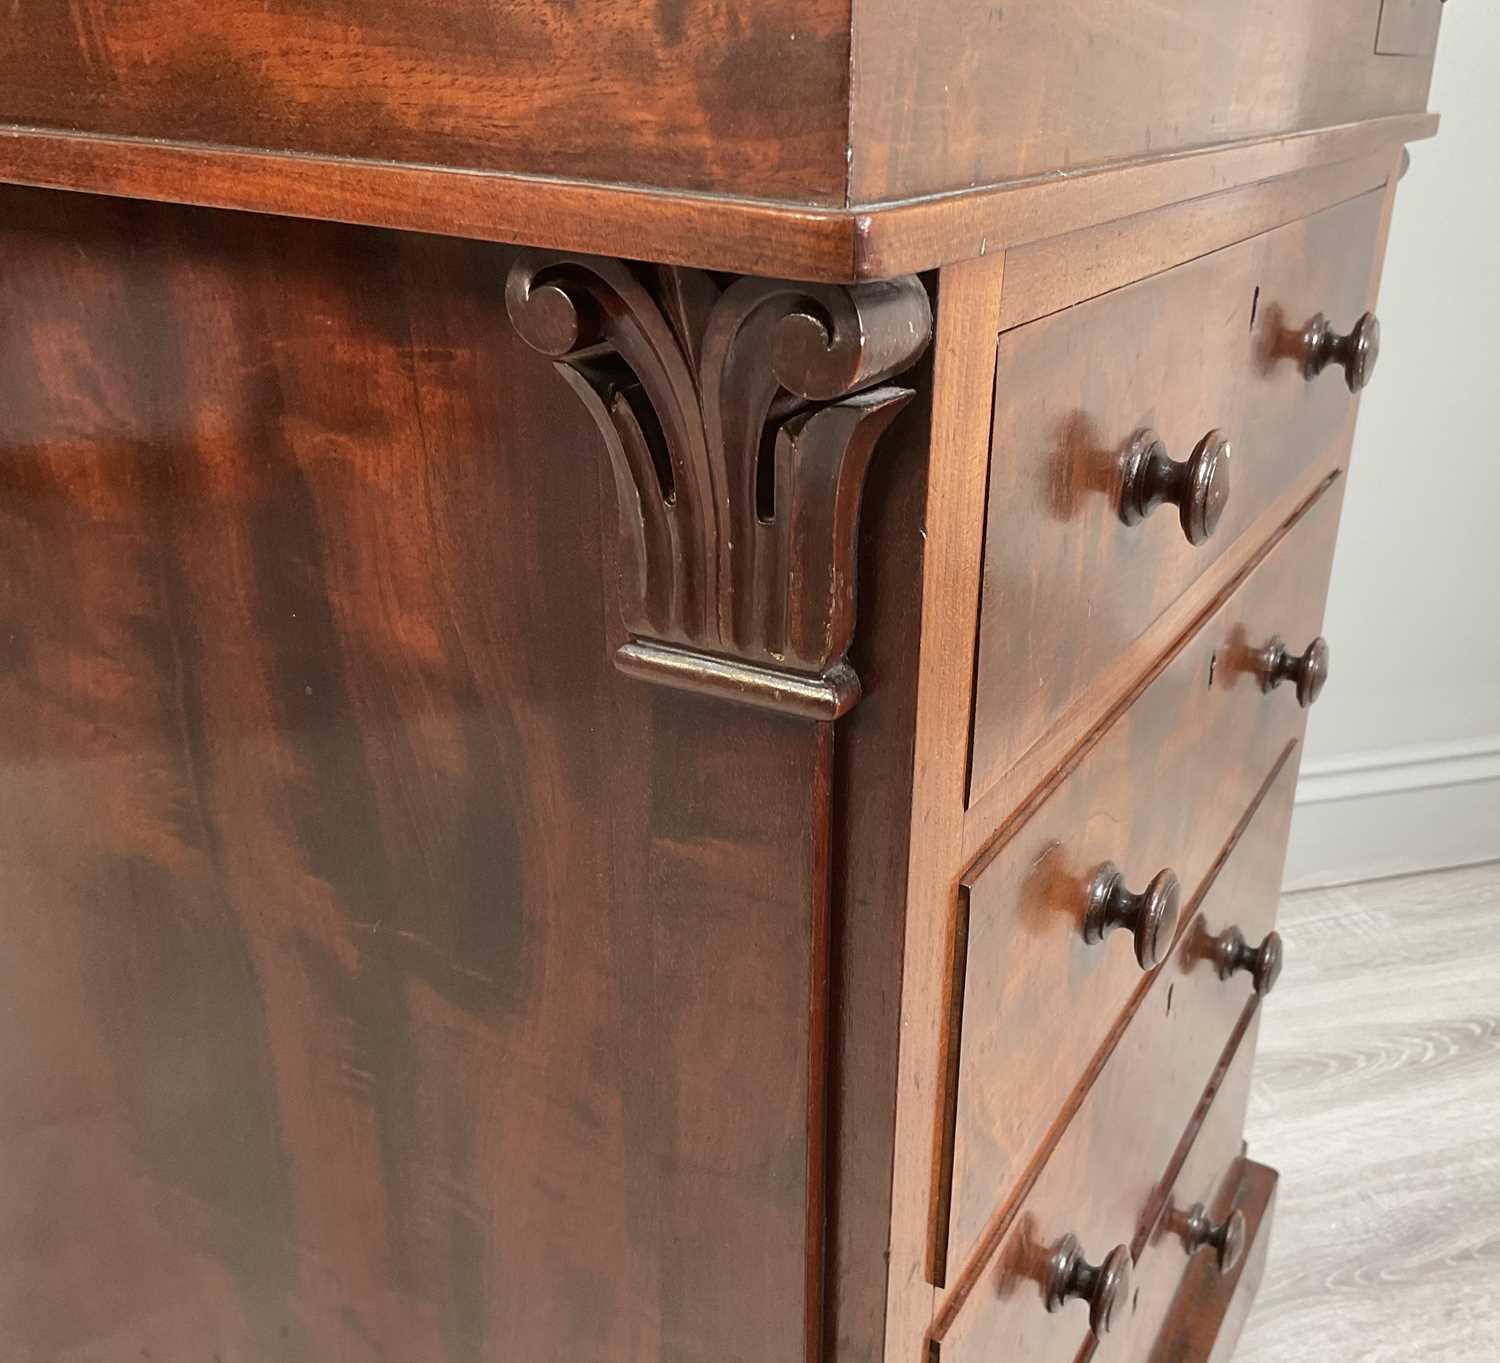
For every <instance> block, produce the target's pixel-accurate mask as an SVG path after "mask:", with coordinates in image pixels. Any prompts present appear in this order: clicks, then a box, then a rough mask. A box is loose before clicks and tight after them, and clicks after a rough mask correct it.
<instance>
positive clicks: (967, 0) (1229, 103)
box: [850, 0, 1439, 203]
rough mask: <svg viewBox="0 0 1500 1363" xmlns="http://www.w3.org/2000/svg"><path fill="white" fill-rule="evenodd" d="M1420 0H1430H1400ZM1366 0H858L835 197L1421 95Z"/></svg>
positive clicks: (1412, 101)
mask: <svg viewBox="0 0 1500 1363" xmlns="http://www.w3.org/2000/svg"><path fill="white" fill-rule="evenodd" d="M1409 3H1410V4H1413V5H1421V6H1425V7H1428V8H1430V9H1431V10H1432V11H1437V9H1438V7H1439V0H1409ZM1380 12H1381V0H1318V2H1317V3H1316V4H1309V3H1307V0H1168V3H1148V2H1147V0H1093V2H1092V3H1089V4H1083V5H1079V4H1072V5H1061V4H1058V3H1056V0H1007V3H1005V4H1003V5H1001V4H994V3H991V0H955V3H950V4H942V5H936V4H928V5H919V4H911V3H909V2H908V0H859V3H858V5H857V7H856V10H855V32H854V82H853V112H852V116H851V120H850V127H851V142H852V144H853V164H852V166H851V175H850V202H852V203H871V202H878V201H881V200H888V199H903V198H908V197H914V196H917V195H922V194H933V193H939V192H942V191H946V190H962V189H968V188H971V187H973V186H976V185H985V184H994V183H998V182H1002V181H1006V180H1013V179H1020V178H1025V177H1029V176H1035V175H1042V174H1048V173H1051V172H1055V171H1068V170H1077V169H1079V168H1080V167H1084V166H1091V165H1097V164H1100V163H1103V162H1109V161H1113V160H1119V159H1122V158H1127V157H1135V156H1141V155H1148V154H1149V155H1155V154H1160V153H1164V152H1171V151H1182V150H1186V149H1188V148H1192V147H1198V146H1204V145H1207V144H1211V143H1217V142H1222V141H1229V140H1233V139H1237V138H1245V137H1256V136H1262V135H1266V134H1271V133H1283V132H1292V131H1298V130H1302V129H1309V128H1319V127H1329V126H1333V125H1335V124H1343V123H1350V122H1355V121H1357V120H1360V119H1366V118H1373V117H1378V116H1381V115H1386V114H1407V113H1415V112H1419V111H1421V110H1423V109H1425V108H1426V105H1427V93H1428V87H1429V85H1430V83H1431V77H1432V57H1431V48H1430V47H1429V48H1427V55H1425V56H1417V57H1406V56H1387V55H1377V53H1376V33H1377V28H1378V25H1379V20H1380Z"/></svg>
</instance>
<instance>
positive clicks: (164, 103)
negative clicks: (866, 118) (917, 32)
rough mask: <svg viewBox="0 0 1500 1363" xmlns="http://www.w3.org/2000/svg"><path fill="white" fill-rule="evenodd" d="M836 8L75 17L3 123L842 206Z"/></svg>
mask: <svg viewBox="0 0 1500 1363" xmlns="http://www.w3.org/2000/svg"><path fill="white" fill-rule="evenodd" d="M849 11H850V4H849V0H812V2H811V3H807V2H806V0H769V2H768V0H758V3H757V4H756V5H755V7H754V13H753V15H751V14H743V13H741V12H738V11H734V10H729V9H724V8H716V7H711V8H707V9H705V8H703V7H701V6H689V5H685V4H683V3H681V0H663V3H660V4H647V5H632V4H619V3H615V0H572V3H570V4H568V5H566V6H557V5H553V4H549V3H546V0H448V3H445V4H443V5H441V6H434V5H430V4H425V3H422V0H386V3H382V4H371V3H350V4H346V5H344V6H343V7H342V8H341V10H340V12H338V13H337V14H335V13H332V12H320V11H319V10H317V9H316V8H313V9H308V8H306V7H303V6H297V5H273V6H265V5H256V4H244V3H236V4H215V5H197V4H194V3H192V0H155V2H154V3H153V4H151V5H149V6H141V5H136V4H132V3H129V0H77V2H76V3H74V4H71V5H64V6H56V5H50V6H46V7H45V8H42V9H38V10H37V11H36V12H35V13H28V15H27V16H26V20H27V22H26V33H25V37H24V41H23V40H21V39H20V38H13V39H11V40H8V41H7V42H5V43H4V44H0V123H9V124H15V125H19V126H29V127H40V128H53V129H58V130H63V131H71V132H89V133H103V134H108V135H110V136H130V137H138V138H149V139H160V140H163V141H168V142H185V143H197V144H202V145H206V146H225V147H243V148H246V149H253V150H257V151H267V150H269V151H283V152H297V153H308V154H313V155H323V156H337V157H343V158H350V159H359V160H367V161H384V162H408V163H413V164H420V165H435V166H452V167H460V168H464V169H471V170H492V171H510V172H525V173H528V174H532V175H551V176H562V177H568V178H572V179H580V180H596V181H614V182H620V181H625V182H634V183H638V184H641V183H643V184H652V185H659V186H662V187H663V188H672V189H689V190H712V189H717V190H721V191H725V190H730V189H732V190H733V192H734V193H737V194H740V195H759V196H761V197H769V198H783V199H789V200H797V201H801V202H806V203H825V204H842V203H844V202H845V186H846V180H847V168H846V164H845V162H846V148H847V145H848V144H847V137H846V134H847V130H848V122H849V120H848V85H849V49H850V25H849V17H850V16H849Z"/></svg>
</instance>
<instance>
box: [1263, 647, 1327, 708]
mask: <svg viewBox="0 0 1500 1363" xmlns="http://www.w3.org/2000/svg"><path fill="white" fill-rule="evenodd" d="M1285 681H1291V682H1296V683H1297V704H1298V705H1300V706H1301V707H1302V708H1303V709H1304V710H1305V709H1306V708H1307V707H1308V706H1309V705H1311V704H1312V703H1313V702H1314V701H1315V700H1317V698H1318V697H1319V696H1321V695H1322V694H1323V687H1324V686H1326V685H1327V683H1328V641H1327V640H1326V639H1323V638H1317V639H1314V640H1313V641H1312V643H1310V644H1309V645H1308V646H1307V648H1306V649H1305V650H1304V651H1303V652H1302V654H1301V655H1300V656H1299V655H1298V654H1295V653H1290V652H1288V651H1287V646H1286V644H1285V643H1284V642H1283V641H1282V640H1281V639H1279V638H1277V639H1272V640H1271V642H1270V643H1269V644H1267V645H1266V646H1265V648H1264V649H1263V650H1262V652H1261V664H1260V686H1261V690H1262V691H1274V690H1275V689H1276V688H1277V687H1278V686H1280V685H1281V683H1282V682H1285Z"/></svg>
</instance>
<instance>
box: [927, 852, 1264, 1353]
mask: <svg viewBox="0 0 1500 1363" xmlns="http://www.w3.org/2000/svg"><path fill="white" fill-rule="evenodd" d="M1252 828H1253V824H1252ZM1251 836H1254V834H1253V833H1252V834H1251ZM1230 864H1231V865H1232V857H1231V861H1230ZM1205 982H1206V976H1205ZM1214 985H1215V986H1217V981H1215V982H1214ZM1169 988H1170V986H1169V984H1168V983H1167V980H1166V979H1165V977H1159V978H1158V979H1157V981H1156V982H1155V986H1154V987H1153V988H1152V989H1151V990H1150V991H1149V993H1148V994H1147V995H1146V997H1145V998H1144V1000H1143V1001H1142V1004H1141V1008H1142V1016H1141V1017H1140V1018H1138V1019H1137V1020H1136V1022H1135V1023H1134V1024H1132V1025H1131V1026H1130V1027H1128V1028H1126V1029H1124V1030H1123V1035H1122V1036H1121V1037H1120V1038H1119V1040H1118V1044H1117V1045H1116V1046H1115V1048H1114V1049H1113V1050H1112V1051H1111V1052H1110V1053H1109V1054H1108V1056H1107V1058H1106V1059H1105V1060H1104V1062H1103V1064H1102V1067H1101V1068H1100V1070H1099V1072H1098V1074H1097V1077H1093V1076H1090V1078H1091V1083H1090V1085H1089V1087H1088V1089H1087V1092H1086V1093H1085V1095H1084V1096H1083V1099H1082V1101H1081V1103H1080V1104H1079V1106H1078V1108H1077V1111H1076V1113H1075V1114H1073V1115H1072V1116H1071V1119H1070V1121H1069V1122H1068V1124H1067V1126H1066V1128H1065V1129H1064V1130H1063V1132H1062V1133H1061V1135H1060V1137H1059V1138H1058V1140H1057V1142H1056V1144H1055V1146H1053V1147H1052V1148H1051V1149H1049V1150H1048V1151H1047V1152H1046V1154H1045V1156H1044V1157H1043V1158H1042V1159H1041V1160H1039V1161H1038V1166H1039V1167H1038V1169H1037V1172H1036V1175H1035V1177H1034V1179H1033V1180H1032V1181H1030V1182H1029V1183H1028V1185H1027V1186H1026V1187H1025V1189H1024V1190H1023V1194H1024V1196H1023V1198H1017V1199H1015V1200H1014V1201H1013V1202H1012V1204H1011V1205H1010V1206H1009V1207H1007V1208H1006V1209H1005V1215H1004V1219H1003V1221H1001V1222H1000V1223H999V1225H998V1227H997V1232H996V1234H995V1235H994V1236H993V1238H992V1240H991V1243H990V1244H989V1245H988V1246H987V1248H986V1252H985V1255H984V1261H983V1263H982V1265H981V1266H980V1267H979V1271H978V1272H977V1273H976V1274H975V1275H974V1278H973V1282H972V1284H970V1285H969V1286H968V1288H967V1290H966V1292H965V1294H964V1296H963V1299H962V1300H961V1301H959V1302H957V1303H956V1306H955V1308H954V1309H955V1310H956V1315H954V1314H952V1313H950V1311H948V1310H945V1311H944V1312H942V1313H941V1314H940V1315H939V1317H938V1320H937V1322H936V1323H935V1325H934V1336H935V1349H936V1355H937V1357H938V1359H939V1360H952V1359H960V1360H966V1359H984V1358H992V1357H995V1356H997V1355H999V1356H1003V1357H1013V1358H1025V1359H1037V1360H1040V1361H1045V1363H1051V1360H1054V1359H1059V1360H1067V1359H1071V1358H1073V1357H1074V1355H1075V1354H1076V1353H1077V1352H1079V1350H1080V1349H1081V1348H1082V1347H1083V1346H1084V1345H1085V1344H1086V1343H1087V1342H1088V1336H1089V1334H1090V1332H1091V1331H1090V1327H1091V1324H1092V1325H1093V1326H1095V1327H1096V1328H1094V1330H1093V1331H1092V1333H1094V1334H1096V1335H1101V1334H1102V1336H1103V1338H1104V1339H1105V1343H1106V1347H1108V1346H1109V1344H1110V1343H1112V1336H1113V1331H1114V1329H1115V1328H1119V1329H1121V1330H1122V1331H1123V1330H1124V1329H1125V1328H1126V1325H1125V1322H1128V1320H1129V1317H1130V1314H1131V1311H1132V1309H1133V1308H1132V1307H1131V1306H1129V1305H1127V1306H1125V1307H1124V1309H1122V1310H1121V1312H1120V1313H1119V1315H1117V1316H1116V1318H1115V1320H1114V1321H1112V1322H1111V1327H1110V1329H1109V1331H1108V1332H1101V1331H1099V1330H1098V1329H1097V1326H1098V1325H1099V1324H1101V1323H1102V1321H1101V1320H1100V1318H1099V1316H1098V1315H1097V1314H1096V1315H1095V1316H1094V1318H1093V1320H1092V1322H1091V1318H1090V1312H1089V1311H1087V1310H1081V1309H1079V1308H1077V1307H1071V1308H1068V1309H1065V1310H1063V1311H1058V1312H1053V1311H1049V1310H1048V1309H1047V1295H1048V1291H1049V1288H1050V1285H1051V1281H1052V1278H1051V1274H1052V1268H1053V1265H1052V1263H1051V1262H1050V1261H1051V1259H1052V1256H1053V1255H1054V1254H1055V1252H1056V1249H1057V1247H1058V1244H1059V1243H1060V1242H1061V1241H1062V1239H1063V1237H1064V1236H1066V1235H1072V1236H1074V1237H1075V1238H1076V1239H1077V1241H1078V1242H1079V1243H1080V1244H1081V1245H1082V1246H1083V1247H1084V1249H1085V1250H1086V1251H1087V1253H1088V1254H1089V1255H1090V1256H1092V1258H1093V1261H1094V1262H1095V1263H1097V1262H1098V1260H1099V1259H1100V1258H1102V1257H1103V1256H1105V1255H1106V1254H1107V1253H1108V1252H1109V1251H1110V1250H1111V1249H1112V1248H1113V1247H1115V1246H1117V1245H1118V1246H1123V1247H1124V1249H1125V1252H1126V1253H1127V1254H1128V1255H1133V1254H1134V1253H1135V1252H1136V1249H1137V1248H1138V1244H1139V1243H1140V1242H1141V1241H1142V1240H1143V1239H1144V1235H1145V1231H1146V1229H1147V1228H1148V1227H1149V1226H1150V1225H1151V1224H1152V1223H1153V1222H1154V1221H1155V1219H1156V1217H1157V1215H1158V1212H1159V1209H1160V1207H1161V1206H1162V1204H1163V1202H1164V1200H1165V1199H1166V1197H1167V1194H1168V1189H1169V1187H1170V1185H1171V1182H1172V1179H1173V1177H1174V1176H1175V1173H1176V1167H1177V1164H1178V1160H1177V1158H1176V1154H1177V1151H1178V1149H1179V1146H1180V1145H1181V1144H1182V1143H1183V1142H1184V1141H1185V1140H1188V1139H1190V1138H1191V1133H1192V1130H1193V1127H1194V1124H1195V1122H1196V1121H1197V1120H1199V1119H1200V1118H1201V1115H1202V1113H1204V1112H1207V1111H1209V1110H1210V1109H1211V1107H1212V1104H1213V1102H1214V1101H1215V1095H1216V1093H1217V1092H1218V1089H1219V1086H1220V1084H1221V1083H1222V1081H1223V1077H1224V1074H1225V1073H1226V1072H1227V1071H1228V1070H1229V1068H1230V1064H1231V1062H1232V1061H1233V1059H1234V1058H1235V1056H1236V1055H1237V1053H1238V1051H1239V1048H1240V1047H1241V1046H1247V1047H1248V1048H1249V1049H1251V1050H1253V1048H1254V1027H1255V1024H1256V1021H1257V1014H1258V1006H1259V1005H1258V1002H1257V1001H1254V1000H1250V1001H1249V1002H1247V1001H1246V1000H1247V998H1248V991H1235V995H1236V996H1235V999H1234V1001H1235V1004H1236V1007H1235V1008H1234V1020H1233V1021H1231V1024H1230V1025H1229V1026H1228V1027H1227V1028H1225V1029H1224V1030H1222V1031H1216V1030H1213V1029H1202V1030H1197V1031H1195V1030H1194V1025H1193V1022H1192V1021H1187V1022H1184V1023H1182V1024H1181V1025H1182V1028H1183V1030H1182V1032H1180V1033H1174V1034H1173V1042H1174V1044H1163V1041H1164V1037H1163V1034H1162V1033H1161V1032H1158V1031H1157V1030H1156V1029H1155V1028H1153V1027H1150V1026H1144V1027H1143V1026H1141V1025H1140V1024H1141V1021H1142V1020H1144V1018H1145V1016H1146V1015H1147V1013H1155V1014H1156V1015H1158V1016H1159V1017H1161V1018H1167V1017H1169V1016H1171V1015H1172V1014H1173V1013H1175V1011H1176V1002H1177V998H1178V996H1179V994H1180V993H1182V992H1183V990H1182V989H1181V988H1180V987H1179V988H1172V989H1171V994H1172V1002H1173V1007H1172V1009H1171V1010H1170V1012H1169V1009H1168V1006H1167V1000H1168V992H1169ZM1189 1011H1191V1010H1189ZM1200 1020H1201V1019H1200ZM1189 1037H1191V1044H1185V1043H1186V1042H1187V1039H1188V1038H1189ZM1169 1069H1170V1070H1172V1071H1174V1072H1173V1073H1172V1075H1171V1078H1170V1080H1168V1076H1167V1070H1169ZM1164 1095H1170V1096H1169V1097H1164ZM1235 1101H1238V1102H1240V1104H1241V1106H1242V1104H1243V1099H1242V1098H1241V1099H1238V1100H1236V1099H1235V1098H1233V1097H1231V1103H1233V1102H1235ZM960 1308H961V1309H960Z"/></svg>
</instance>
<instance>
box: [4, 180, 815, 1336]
mask: <svg viewBox="0 0 1500 1363" xmlns="http://www.w3.org/2000/svg"><path fill="white" fill-rule="evenodd" d="M0 204H3V211H0V223H3V226H0V355H3V357H4V364H3V366H0V390H3V394H0V396H3V401H0V411H3V418H0V420H3V442H4V449H5V459H4V461H3V468H4V475H3V476H4V483H5V486H4V495H3V497H0V520H3V534H0V559H3V563H0V620H3V622H4V627H3V630H0V639H3V640H4V641H5V642H4V667H3V670H0V750H3V756H4V761H3V763H0V891H3V892H0V919H3V933H4V939H5V941H6V943H7V949H6V951H5V952H4V953H3V965H0V972H3V982H0V989H3V992H4V996H5V1014H6V1020H7V1028H8V1032H9V1034H10V1036H11V1037H12V1040H13V1043H14V1044H11V1045H8V1046H7V1047H6V1048H5V1053H4V1058H3V1061H0V1113H3V1117H0V1161H3V1164H4V1167H5V1170H6V1176H5V1178H4V1180H3V1190H0V1257H3V1259H4V1261H5V1264H6V1270H5V1273H4V1274H3V1275H0V1338H3V1340H4V1353H5V1355H6V1358H7V1360H15V1363H98V1360H101V1359H109V1360H114V1359H119V1358H126V1357H128V1358H137V1357H153V1358H156V1359H159V1360H169V1363H188V1361H189V1360H198V1359H207V1358H212V1357H214V1356H217V1357H218V1358H219V1359H220V1360H221V1363H266V1360H268V1359H273V1358H274V1359H277V1360H285V1361H286V1363H326V1361H327V1360H330V1359H339V1360H347V1361H348V1363H375V1361H376V1360H384V1359H393V1358H395V1359H403V1360H409V1359H422V1360H424V1361H425V1360H432V1361H433V1363H476V1361H479V1363H490V1360H494V1361H495V1363H501V1361H502V1360H504V1361H505V1363H509V1360H511V1359H514V1358H516V1357H530V1358H555V1357H566V1358H573V1359H578V1360H606V1359H607V1360H610V1363H619V1360H642V1361H643V1363H644V1361H645V1360H657V1359H660V1358H663V1357H670V1358H674V1359H682V1360H704V1361H705V1363H707V1360H715V1361H717V1360H722V1359H724V1358H726V1357H732V1356H735V1354H736V1351H737V1350H739V1349H740V1348H742V1347H743V1344H744V1341H746V1340H755V1341H757V1344H756V1347H757V1348H760V1349H763V1350H764V1355H763V1356H765V1357H769V1358H777V1359H790V1358H800V1357H803V1356H804V1355H805V1354H806V1353H807V1352H808V1351H809V1348H810V1346H811V1345H812V1344H814V1342H815V1341H816V1339H817V1337H818V1334H819V1332H820V1330H821V1321H822V1304H821V1300H820V1293H821V1271H822V1262H823V1260H822V1246H821V1238H822V1224H823V1210H822V1204H821V1190H822V1179H823V1170H824V1166H825V1154H824V1148H823V1142H824V1134H823V1133H824V1130H825V1120H824V1113H823V1111H822V1094H823V1092H824V1091H825V1087H826V1076H825V1074H824V1072H823V1063H824V1049H825V1043H824V1038H825V1035H826V1020H825V1017H824V1007H825V1001H826V940H827V939H826V931H827V927H826V918H827V909H828V903H827V899H828V885H829V855H830V837H831V834H830V827H829V817H828V816H829V805H830V782H831V779H832V763H831V749H830V731H829V729H828V728H827V726H817V725H811V724H806V723H798V722H791V721H788V720H785V719H782V718H780V717H777V716H772V715H767V714H763V713H760V712H752V711H748V710H744V709H740V708H736V707H730V706H723V705H719V704H713V703H710V702H706V701H701V700H697V699H692V698H684V697H682V696H680V695H677V694H673V693H664V692H661V691H659V690H657V689H654V688H649V687H643V686H641V685H639V684H638V683H635V682H632V681H629V680H628V679H626V678H624V677H621V676H620V675H619V674H618V673H616V672H615V670H614V669H613V668H612V667H611V666H610V663H609V655H610V652H611V650H612V647H613V645H615V644H617V643H618V642H619V627H618V625H616V624H612V622H613V621H616V620H617V619H618V613H617V610H616V609H615V608H614V607H613V606H612V605H611V604H610V600H609V596H608V592H609V583H610V582H611V581H612V580H613V576H612V573H611V571H610V566H609V565H608V564H607V563H606V561H605V560H604V558H603V556H601V552H600V546H601V544H603V545H606V546H607V545H608V544H609V542H610V540H609V537H608V536H607V535H604V534H602V531H601V527H602V526H603V525H604V524H606V523H607V522H608V519H609V518H610V517H611V516H612V514H613V507H612V505H611V502H610V496H611V490H610V488H609V486H608V484H607V483H604V482H603V481H602V479H601V474H600V468H601V451H600V450H599V449H598V447H597V432H596V431H595V430H594V429H593V427H592V425H591V423H590V422H589V421H588V420H587V418H586V416H585V415H584V414H583V413H582V412H581V411H580V410H579V409H578V408H577V406H576V404H574V402H573V401H572V398H571V395H570V394H569V393H568V391H567V389H566V386H565V385H564V384H563V382H562V380H561V379H560V378H559V377H558V376H557V375H555V374H554V373H553V371H552V369H551V367H550V366H549V365H548V364H547V363H546V361H545V360H543V359H542V358H541V357H540V356H537V355H536V354H535V353H534V352H533V351H532V350H531V349H530V348H529V347H527V346H526V345H525V344H524V343H523V342H522V341H521V340H520V339H519V338H518V337H517V336H516V335H515V334H514V333H513V332H512V330H511V329H510V327H509V325H508V323H507V322H506V320H505V311H504V297H503V281H504V277H505V271H506V267H507V265H508V263H509V260H510V254H511V253H510V252H509V251H508V250H505V249H503V248H496V247H491V246H485V245H480V244H474V243H463V242H459V241H456V240H451V239H440V238H423V237H415V236H396V235H391V234H385V233H378V232H371V231H368V230H363V229H347V228H337V227H330V226H327V225H323V224H309V223H294V222H290V221H283V220H268V219H253V218H249V217H244V216H233V215H218V214H209V213H204V212H201V211H198V210H186V209H178V208H166V207H162V206H158V205H143V204H129V203H122V202H119V201H111V200H104V199H83V198H78V197H75V196H66V195H58V194H52V193H46V192H41V191H34V190H17V189H10V190H7V191H5V192H4V194H3V196H0ZM538 621H546V622H547V628H545V629H538V628H537V622H538ZM746 782H749V783H750V784H749V785H747V784H746ZM752 788H758V789H759V790H760V791H763V792H764V791H774V792H775V798H774V799H766V798H755V797H752V796H751V795H750V793H749V792H750V791H751V789H752ZM730 1227H732V1228H733V1234H726V1233H725V1230H726V1228H730Z"/></svg>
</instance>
